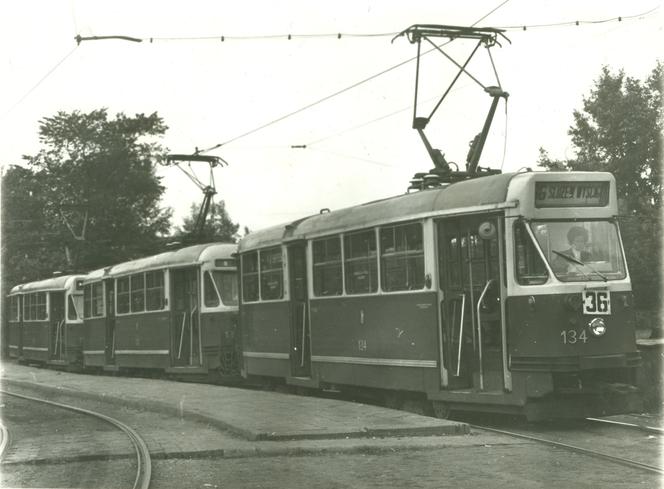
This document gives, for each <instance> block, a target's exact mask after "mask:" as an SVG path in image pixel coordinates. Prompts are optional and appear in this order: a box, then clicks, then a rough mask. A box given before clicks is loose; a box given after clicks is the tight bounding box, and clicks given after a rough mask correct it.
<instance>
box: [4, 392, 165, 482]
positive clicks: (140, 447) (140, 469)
mask: <svg viewBox="0 0 664 489" xmlns="http://www.w3.org/2000/svg"><path fill="white" fill-rule="evenodd" d="M0 394H2V395H7V396H12V397H16V398H19V399H23V400H27V401H32V402H37V403H42V404H47V405H50V406H55V407H59V408H61V409H65V410H68V411H73V412H76V413H80V414H84V415H86V416H90V417H93V418H96V419H100V420H103V421H105V422H106V423H109V424H111V425H112V426H114V427H115V428H118V429H119V430H121V431H122V432H124V433H125V434H126V435H127V437H128V438H129V440H130V441H131V443H132V446H133V447H134V451H135V454H136V461H137V462H136V477H135V479H134V484H133V485H132V489H148V488H149V487H150V480H151V478H152V460H151V457H150V451H149V449H148V446H147V444H146V443H145V441H144V440H143V439H142V438H141V436H140V435H139V434H138V433H137V432H136V431H135V430H133V429H132V428H131V427H130V426H128V425H126V424H125V423H123V422H121V421H119V420H117V419H115V418H111V417H110V416H106V415H105V414H102V413H99V412H96V411H91V410H88V409H83V408H79V407H76V406H71V405H68V404H62V403H58V402H54V401H48V400H46V399H40V398H36V397H31V396H26V395H24V394H18V393H15V392H10V391H7V390H4V389H2V390H0ZM5 435H6V436H5ZM2 436H3V438H2V444H3V447H0V448H2V451H0V455H2V454H4V448H6V447H7V446H8V443H5V440H7V441H8V439H9V435H8V434H6V433H5V432H3V433H2Z"/></svg>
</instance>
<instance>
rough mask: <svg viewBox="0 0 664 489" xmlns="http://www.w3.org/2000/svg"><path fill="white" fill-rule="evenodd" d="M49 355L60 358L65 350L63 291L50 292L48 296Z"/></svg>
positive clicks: (52, 358)
mask: <svg viewBox="0 0 664 489" xmlns="http://www.w3.org/2000/svg"><path fill="white" fill-rule="evenodd" d="M49 302H50V311H49V315H48V317H49V338H50V341H49V348H48V352H49V357H50V359H51V360H61V359H62V356H63V353H64V351H65V345H64V340H65V337H64V335H65V293H64V291H62V292H51V293H50V297H49Z"/></svg>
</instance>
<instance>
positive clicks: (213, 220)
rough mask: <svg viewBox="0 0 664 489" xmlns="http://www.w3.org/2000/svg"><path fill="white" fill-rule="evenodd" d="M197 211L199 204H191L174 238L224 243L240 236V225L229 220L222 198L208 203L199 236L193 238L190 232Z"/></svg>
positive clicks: (194, 223)
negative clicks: (208, 208) (208, 206)
mask: <svg viewBox="0 0 664 489" xmlns="http://www.w3.org/2000/svg"><path fill="white" fill-rule="evenodd" d="M198 212H199V206H198V205H197V204H191V209H190V214H189V216H187V217H185V218H184V222H183V224H182V227H181V228H179V229H178V230H177V232H176V235H175V237H176V238H178V239H181V240H182V241H185V242H186V241H188V240H189V239H197V241H199V242H201V243H209V242H213V241H221V242H226V243H235V242H237V240H238V238H239V237H240V235H239V234H238V229H239V228H240V225H239V224H237V223H234V222H233V221H232V220H231V218H230V216H229V215H228V212H227V211H226V203H225V202H224V201H223V200H221V201H219V202H211V203H210V210H209V211H208V215H207V219H206V220H205V224H204V226H203V232H202V234H201V236H200V238H194V237H193V236H192V234H193V233H194V232H195V227H196V219H197V217H198Z"/></svg>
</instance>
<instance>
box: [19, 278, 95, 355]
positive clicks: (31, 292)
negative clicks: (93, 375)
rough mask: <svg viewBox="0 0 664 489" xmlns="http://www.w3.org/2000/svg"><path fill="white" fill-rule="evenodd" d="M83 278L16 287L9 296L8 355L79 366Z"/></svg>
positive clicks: (52, 280)
mask: <svg viewBox="0 0 664 489" xmlns="http://www.w3.org/2000/svg"><path fill="white" fill-rule="evenodd" d="M83 277H84V276H83V275H61V276H57V277H53V278H49V279H45V280H40V281H36V282H29V283H25V284H21V285H17V286H15V287H14V288H12V289H11V291H10V293H9V304H10V311H9V355H10V357H13V358H16V359H18V360H19V361H21V362H25V363H41V364H49V365H53V366H73V365H77V366H80V365H81V363H82V354H83V352H82V348H83V289H82V281H83Z"/></svg>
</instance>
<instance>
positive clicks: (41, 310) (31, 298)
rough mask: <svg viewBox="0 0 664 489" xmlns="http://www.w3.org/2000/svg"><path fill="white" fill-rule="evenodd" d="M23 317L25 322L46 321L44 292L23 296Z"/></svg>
mask: <svg viewBox="0 0 664 489" xmlns="http://www.w3.org/2000/svg"><path fill="white" fill-rule="evenodd" d="M23 317H24V318H25V319H26V320H27V321H39V320H43V319H46V318H47V317H48V316H47V314H46V292H35V293H32V294H28V295H26V296H25V298H24V300H23Z"/></svg>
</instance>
